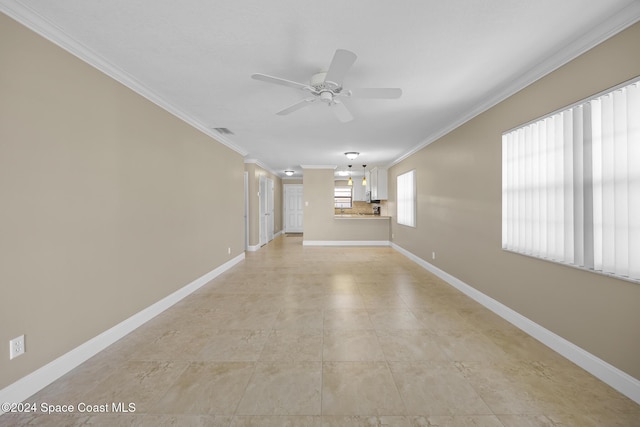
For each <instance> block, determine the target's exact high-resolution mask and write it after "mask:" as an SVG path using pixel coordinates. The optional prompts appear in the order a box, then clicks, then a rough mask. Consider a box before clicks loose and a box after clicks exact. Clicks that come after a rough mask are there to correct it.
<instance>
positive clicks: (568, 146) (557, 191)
mask: <svg viewBox="0 0 640 427" xmlns="http://www.w3.org/2000/svg"><path fill="white" fill-rule="evenodd" d="M502 247H503V248H504V249H507V250H511V251H514V252H519V253H523V254H526V255H531V256H535V257H539V258H544V259H548V260H552V261H556V262H561V263H565V264H569V265H573V266H576V267H581V268H585V269H589V270H593V271H597V272H601V273H606V274H612V275H615V276H619V277H621V278H626V279H630V280H634V281H638V280H640V79H635V81H633V82H632V83H628V82H627V83H625V84H623V85H620V86H618V87H616V88H614V89H613V90H609V91H607V93H604V94H599V95H596V96H595V97H593V98H590V99H588V100H585V101H581V102H580V103H577V104H574V105H573V106H572V107H570V108H567V109H565V110H564V111H560V112H556V113H553V114H551V115H549V116H547V117H544V118H542V119H540V120H536V121H535V122H532V123H529V124H527V125H525V126H522V127H520V128H518V129H515V130H512V131H509V132H506V133H505V134H503V136H502Z"/></svg>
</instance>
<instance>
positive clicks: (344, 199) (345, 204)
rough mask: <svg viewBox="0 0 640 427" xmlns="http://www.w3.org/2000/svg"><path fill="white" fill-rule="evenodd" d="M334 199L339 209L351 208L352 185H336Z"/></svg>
mask: <svg viewBox="0 0 640 427" xmlns="http://www.w3.org/2000/svg"><path fill="white" fill-rule="evenodd" d="M334 199H335V206H336V208H337V209H349V208H351V187H335V191H334Z"/></svg>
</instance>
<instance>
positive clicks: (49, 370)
mask: <svg viewBox="0 0 640 427" xmlns="http://www.w3.org/2000/svg"><path fill="white" fill-rule="evenodd" d="M244 258H245V256H244V252H243V253H241V254H240V255H238V256H237V257H235V258H233V259H231V260H229V261H227V262H226V263H224V264H222V265H221V266H219V267H218V268H216V269H214V270H212V271H210V272H209V273H207V274H205V275H204V276H202V277H199V278H198V279H196V280H194V281H193V282H191V283H189V284H188V285H186V286H184V287H183V288H180V289H178V290H177V291H175V292H174V293H172V294H171V295H168V296H166V297H165V298H163V299H161V300H160V301H158V302H156V303H155V304H153V305H150V306H149V307H147V308H145V309H143V310H142V311H140V312H138V313H136V314H134V315H133V316H131V317H129V318H128V319H126V320H124V321H122V322H120V323H118V324H117V325H116V326H114V327H112V328H111V329H109V330H107V331H105V332H103V333H101V334H100V335H97V336H95V337H93V338H91V339H90V340H89V341H87V342H85V343H83V344H81V345H79V346H78V347H76V348H74V349H73V350H71V351H69V352H68V353H65V354H63V355H62V356H60V357H58V358H57V359H55V360H53V361H52V362H49V363H48V364H46V365H45V366H43V367H41V368H39V369H37V370H36V371H34V372H32V373H30V374H29V375H27V376H25V377H23V378H21V379H19V380H18V381H16V382H14V383H13V384H11V385H9V386H7V387H5V388H3V389H2V390H0V403H3V402H15V403H17V402H22V401H24V400H25V399H27V398H29V397H30V396H32V395H33V394H35V393H36V392H38V391H40V390H42V389H43V388H44V387H46V386H48V385H49V384H51V383H52V382H54V381H55V380H57V379H58V378H60V377H61V376H63V375H64V374H66V373H67V372H69V371H71V370H72V369H74V368H75V367H77V366H79V365H80V364H82V363H83V362H85V361H87V360H88V359H90V358H91V357H93V356H94V355H96V354H97V353H99V352H100V351H102V350H104V349H105V348H107V347H108V346H110V345H111V344H113V343H114V342H116V341H118V340H119V339H120V338H122V337H124V336H125V335H127V334H128V333H130V332H131V331H133V330H135V329H136V328H138V327H139V326H141V325H143V324H144V323H146V322H148V321H149V320H151V319H153V318H154V317H156V316H157V315H158V314H160V313H162V312H163V311H165V310H166V309H168V308H169V307H171V306H172V305H174V304H175V303H177V302H178V301H180V300H182V299H183V298H185V297H186V296H188V295H190V294H191V293H193V292H194V291H196V290H197V289H199V288H201V287H202V286H204V285H205V284H207V283H208V282H210V281H211V280H213V279H214V278H216V277H217V276H219V275H220V274H222V273H224V272H225V271H227V270H229V269H230V268H231V267H233V266H234V265H236V264H237V263H239V262H241V261H242V260H244ZM3 413H4V411H2V410H1V409H0V415H2V414H3Z"/></svg>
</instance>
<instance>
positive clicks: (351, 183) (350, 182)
mask: <svg viewBox="0 0 640 427" xmlns="http://www.w3.org/2000/svg"><path fill="white" fill-rule="evenodd" d="M351 166H352V165H349V182H347V184H349V185H353V179H351Z"/></svg>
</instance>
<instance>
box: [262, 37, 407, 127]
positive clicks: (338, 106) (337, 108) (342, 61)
mask: <svg viewBox="0 0 640 427" xmlns="http://www.w3.org/2000/svg"><path fill="white" fill-rule="evenodd" d="M356 58H357V56H356V54H355V53H353V52H350V51H348V50H344V49H338V50H336V53H335V54H334V55H333V59H332V60H331V64H330V65H329V69H328V71H323V72H320V73H317V74H314V75H313V76H311V80H310V82H309V84H304V83H298V82H294V81H291V80H286V79H282V78H280V77H273V76H268V75H266V74H253V75H252V76H251V78H253V79H255V80H262V81H263V82H267V83H275V84H279V85H282V86H289V87H293V88H295V89H300V90H303V91H306V92H309V93H310V94H311V95H312V96H310V97H308V98H305V99H303V100H301V101H298V102H296V103H295V104H293V105H291V106H289V107H287V108H285V109H284V110H281V111H278V112H277V113H276V114H278V115H280V116H284V115H286V114H289V113H292V112H294V111H296V110H299V109H301V108H304V107H306V106H308V105H310V104H312V103H314V102H316V101H320V102H324V103H325V104H327V105H328V106H329V107H331V109H332V110H333V112H334V113H335V115H336V117H337V118H338V120H340V121H341V122H349V121H351V120H353V115H351V112H350V111H349V109H348V108H347V106H346V105H344V103H343V102H342V100H341V98H369V99H395V98H400V96H401V95H402V89H397V88H359V89H350V90H346V89H344V88H343V87H342V80H343V79H344V76H345V75H346V74H347V72H348V71H349V69H350V68H351V66H352V65H353V63H354V62H355V61H356Z"/></svg>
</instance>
